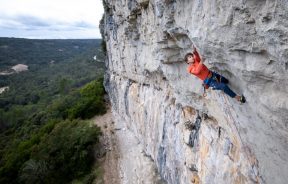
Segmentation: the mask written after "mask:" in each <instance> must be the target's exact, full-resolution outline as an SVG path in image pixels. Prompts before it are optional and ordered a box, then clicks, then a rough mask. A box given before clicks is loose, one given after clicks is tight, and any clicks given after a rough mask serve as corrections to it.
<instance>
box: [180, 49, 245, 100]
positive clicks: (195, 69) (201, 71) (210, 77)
mask: <svg viewBox="0 0 288 184" xmlns="http://www.w3.org/2000/svg"><path fill="white" fill-rule="evenodd" d="M203 60H204V59H203V58H202V59H201V58H200V55H199V53H198V52H197V49H196V48H195V47H193V53H191V52H189V53H187V54H186V55H185V62H186V63H187V64H189V66H188V68H187V70H188V72H189V73H191V74H193V75H195V76H196V77H198V78H200V79H201V80H202V81H203V84H202V85H203V87H204V94H203V96H206V93H205V90H206V89H208V88H209V87H212V89H213V90H222V91H224V93H225V94H227V95H228V96H230V97H231V98H235V99H236V100H237V101H239V102H241V103H245V102H246V99H245V97H244V96H243V95H241V96H240V95H236V94H235V93H234V92H233V91H232V90H231V89H230V88H229V87H228V85H227V84H228V83H229V81H228V79H226V78H225V77H223V76H222V75H220V74H218V73H216V72H213V71H210V70H209V69H208V68H207V67H206V66H205V65H204V64H203Z"/></svg>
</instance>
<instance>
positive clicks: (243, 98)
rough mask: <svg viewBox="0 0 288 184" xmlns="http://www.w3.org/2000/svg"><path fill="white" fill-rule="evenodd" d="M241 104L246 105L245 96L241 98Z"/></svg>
mask: <svg viewBox="0 0 288 184" xmlns="http://www.w3.org/2000/svg"><path fill="white" fill-rule="evenodd" d="M240 102H241V103H245V102H246V98H245V97H244V96H243V95H242V96H241V98H240Z"/></svg>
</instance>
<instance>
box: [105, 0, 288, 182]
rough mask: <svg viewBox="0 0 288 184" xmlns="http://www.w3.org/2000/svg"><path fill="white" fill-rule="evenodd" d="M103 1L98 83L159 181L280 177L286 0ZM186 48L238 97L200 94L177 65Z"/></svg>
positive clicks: (286, 149) (286, 115) (287, 84)
mask: <svg viewBox="0 0 288 184" xmlns="http://www.w3.org/2000/svg"><path fill="white" fill-rule="evenodd" d="M104 5H105V17H104V24H103V25H102V28H103V29H102V33H103V36H104V37H105V40H106V46H107V50H108V58H107V72H106V77H105V87H106V90H107V92H108V93H109V96H110V99H111V102H112V107H113V112H114V115H115V116H117V119H118V120H119V121H123V122H124V123H126V125H127V126H128V127H129V129H130V130H132V131H133V132H134V134H135V136H136V137H137V138H138V139H139V141H140V143H141V144H142V145H143V147H144V152H145V154H146V155H148V156H149V157H151V159H152V160H153V161H154V163H155V164H156V166H157V169H158V172H159V173H160V175H161V177H162V178H163V179H164V180H166V181H167V182H168V183H171V184H176V183H183V184H186V183H209V184H210V183H229V184H230V183H276V184H286V183H287V182H288V174H287V171H288V164H287V163H288V162H287V160H288V146H287V142H288V135H287V133H288V131H287V129H288V128H287V126H288V125H287V124H288V95H287V94H288V93H287V92H288V74H287V72H288V42H287V39H288V34H287V31H288V1H284V0H266V1H259V0H248V1H238V0H231V1H203V0H181V1H176V0H150V1H149V0H105V1H104ZM192 45H195V46H196V47H197V48H198V50H199V52H200V53H201V55H202V56H204V57H206V61H205V64H206V65H207V66H208V67H209V68H210V69H213V70H215V71H217V72H219V73H221V74H222V75H224V76H226V77H227V78H229V80H230V87H231V88H232V89H233V90H234V91H236V92H237V93H238V94H244V95H245V96H246V98H247V101H248V102H247V103H246V104H242V105H241V104H239V103H238V102H237V101H236V100H235V99H231V98H229V97H228V96H226V95H225V94H223V93H222V92H219V91H212V90H209V91H208V96H207V97H206V98H204V97H202V92H203V91H202V88H201V81H200V80H198V79H196V78H195V77H193V76H191V75H189V74H188V73H187V71H186V68H187V65H186V64H185V63H184V62H183V57H184V55H185V54H186V53H187V52H188V51H190V50H191V48H192ZM198 116H199V117H200V118H199V117H198ZM197 117H198V119H197Z"/></svg>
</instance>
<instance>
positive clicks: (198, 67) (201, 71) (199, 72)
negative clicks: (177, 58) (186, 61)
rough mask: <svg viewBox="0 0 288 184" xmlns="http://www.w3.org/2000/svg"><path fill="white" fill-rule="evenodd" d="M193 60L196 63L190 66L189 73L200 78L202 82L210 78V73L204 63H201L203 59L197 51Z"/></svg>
mask: <svg viewBox="0 0 288 184" xmlns="http://www.w3.org/2000/svg"><path fill="white" fill-rule="evenodd" d="M193 58H194V63H192V64H190V65H189V66H188V68H187V70H188V72H189V73H191V74H193V75H195V76H196V77H198V78H200V79H201V80H205V79H206V78H207V77H208V75H209V73H210V71H209V69H208V68H207V67H206V66H205V65H204V64H203V63H200V61H201V58H200V56H199V54H198V52H197V50H195V51H194V52H193Z"/></svg>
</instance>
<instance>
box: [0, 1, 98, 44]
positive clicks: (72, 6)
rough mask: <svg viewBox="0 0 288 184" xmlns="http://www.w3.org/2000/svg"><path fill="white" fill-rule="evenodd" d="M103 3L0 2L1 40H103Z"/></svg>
mask: <svg viewBox="0 0 288 184" xmlns="http://www.w3.org/2000/svg"><path fill="white" fill-rule="evenodd" d="M103 13H104V10H103V6H102V0H0V37H16V38H33V39H84V38H101V35H100V31H99V22H100V20H101V18H102V15H103Z"/></svg>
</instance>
